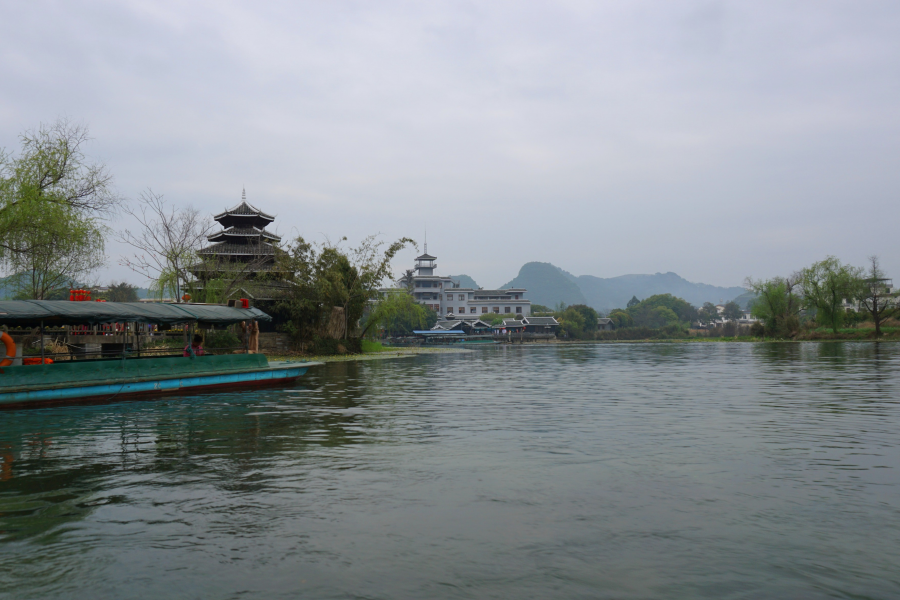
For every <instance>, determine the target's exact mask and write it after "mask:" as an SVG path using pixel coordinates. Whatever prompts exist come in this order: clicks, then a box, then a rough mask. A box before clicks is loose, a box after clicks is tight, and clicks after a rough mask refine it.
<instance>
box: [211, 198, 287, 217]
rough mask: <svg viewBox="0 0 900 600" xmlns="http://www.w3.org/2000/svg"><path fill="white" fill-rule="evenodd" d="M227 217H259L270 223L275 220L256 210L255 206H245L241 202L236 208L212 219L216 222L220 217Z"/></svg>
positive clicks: (244, 203) (245, 203)
mask: <svg viewBox="0 0 900 600" xmlns="http://www.w3.org/2000/svg"><path fill="white" fill-rule="evenodd" d="M227 215H233V216H248V217H249V216H260V217H263V218H264V219H268V220H270V221H274V220H275V217H273V216H272V215H269V214H266V213H264V212H263V211H261V210H259V209H258V208H256V207H255V206H253V205H251V204H247V202H246V201H244V202H241V203H240V204H238V205H237V206H234V207H232V208H229V209H228V210H226V211H225V212H223V213H220V214H218V215H216V216H215V217H213V218H214V219H216V220H217V221H218V220H219V219H220V218H221V217H225V216H227Z"/></svg>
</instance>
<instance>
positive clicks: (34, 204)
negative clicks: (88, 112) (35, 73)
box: [0, 119, 120, 297]
mask: <svg viewBox="0 0 900 600" xmlns="http://www.w3.org/2000/svg"><path fill="white" fill-rule="evenodd" d="M19 139H20V142H21V148H20V150H19V151H18V153H10V152H7V151H5V150H0V261H2V263H3V266H4V267H5V268H6V270H7V271H9V272H11V273H12V274H13V275H14V277H15V279H16V280H17V281H20V282H23V283H22V284H21V286H20V289H19V290H18V292H19V294H20V295H30V296H31V297H45V296H46V295H47V293H48V292H49V291H50V290H51V289H52V288H53V287H54V286H57V287H59V286H60V285H65V284H68V283H71V282H74V281H76V280H77V279H78V278H80V277H84V276H85V275H86V274H87V273H89V272H90V271H92V270H93V269H95V268H97V267H98V266H99V265H100V264H102V257H103V248H104V236H105V234H106V228H105V227H104V226H103V225H102V220H103V219H104V218H105V217H108V216H110V215H111V214H112V213H113V212H114V211H115V209H116V207H117V206H118V205H119V204H120V199H119V197H118V196H117V195H116V194H115V192H114V190H113V178H112V175H110V174H109V172H108V171H107V169H106V167H105V165H103V164H102V163H99V162H95V161H92V160H90V159H88V157H87V156H86V155H85V152H84V149H85V146H86V145H87V143H88V141H89V140H90V137H89V135H88V129H87V127H86V126H84V125H78V124H73V123H70V122H69V121H68V120H66V119H60V120H58V121H56V122H55V123H54V124H52V125H41V126H40V127H38V128H37V129H36V130H29V131H26V132H25V133H23V134H22V135H21V136H19Z"/></svg>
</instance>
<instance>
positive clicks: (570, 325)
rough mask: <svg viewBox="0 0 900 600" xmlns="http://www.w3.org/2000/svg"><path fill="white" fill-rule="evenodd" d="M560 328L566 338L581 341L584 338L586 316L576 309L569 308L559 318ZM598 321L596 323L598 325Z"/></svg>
mask: <svg viewBox="0 0 900 600" xmlns="http://www.w3.org/2000/svg"><path fill="white" fill-rule="evenodd" d="M558 320H559V328H560V330H561V331H562V333H563V334H564V335H565V337H569V338H573V339H581V338H583V337H584V328H585V325H586V323H585V319H584V315H583V314H582V313H581V312H580V311H578V310H576V309H574V308H573V307H569V308H567V309H566V310H565V311H563V313H562V315H560V317H559V319H558ZM596 322H597V321H594V323H596Z"/></svg>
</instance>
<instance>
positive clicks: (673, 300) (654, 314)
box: [627, 294, 699, 327]
mask: <svg viewBox="0 0 900 600" xmlns="http://www.w3.org/2000/svg"><path fill="white" fill-rule="evenodd" d="M657 308H666V309H668V310H669V312H665V311H657V310H656V309H657ZM627 311H628V313H629V314H630V315H631V316H632V318H633V319H634V324H635V325H636V326H638V327H663V326H665V325H673V324H676V323H678V324H681V325H683V326H690V324H691V323H693V322H694V321H696V320H697V319H698V318H699V314H698V312H697V309H696V308H694V307H693V306H691V305H690V304H689V303H688V302H686V301H685V300H682V299H681V298H677V297H675V296H673V295H672V294H656V295H654V296H650V297H649V298H646V299H644V300H641V301H640V302H638V303H637V304H635V305H633V306H631V307H630V308H628V309H627ZM671 314H674V315H675V318H674V320H672V319H671V316H670V315H671ZM660 323H662V324H660Z"/></svg>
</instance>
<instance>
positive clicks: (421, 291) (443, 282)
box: [408, 252, 531, 319]
mask: <svg viewBox="0 0 900 600" xmlns="http://www.w3.org/2000/svg"><path fill="white" fill-rule="evenodd" d="M436 260H437V257H434V256H431V255H430V254H428V253H427V252H426V253H425V254H423V255H421V256H419V257H417V258H416V268H415V272H416V274H415V275H413V276H412V277H411V278H410V279H411V283H409V284H408V285H410V287H411V288H412V294H413V297H414V298H415V299H416V301H417V302H419V304H424V305H425V306H427V307H429V308H431V309H432V310H434V311H435V312H436V313H438V314H439V315H441V316H442V317H444V318H446V317H447V316H448V315H452V316H453V317H454V318H456V319H461V318H464V319H477V318H479V317H480V316H481V315H486V314H488V313H497V314H508V315H510V317H512V316H514V315H515V316H516V318H519V319H521V318H522V317H527V316H528V315H530V314H531V301H530V300H526V299H525V292H526V290H523V289H518V288H516V289H508V290H482V289H477V290H476V289H472V288H462V287H459V282H456V281H453V279H451V278H450V277H441V276H439V275H435V273H434V270H435V269H436V268H437V264H435V262H434V261H436Z"/></svg>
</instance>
